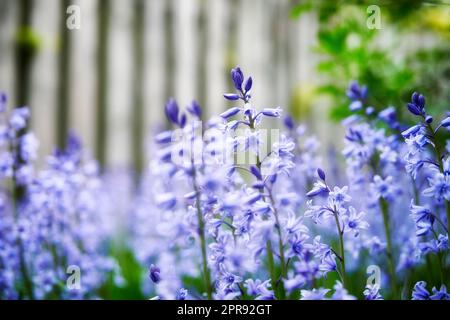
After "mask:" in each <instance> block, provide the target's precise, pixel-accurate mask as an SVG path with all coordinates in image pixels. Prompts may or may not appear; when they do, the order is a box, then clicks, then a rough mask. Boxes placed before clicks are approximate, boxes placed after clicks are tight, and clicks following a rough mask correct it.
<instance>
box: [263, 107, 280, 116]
mask: <svg viewBox="0 0 450 320" xmlns="http://www.w3.org/2000/svg"><path fill="white" fill-rule="evenodd" d="M261 114H263V115H265V116H266V117H275V118H279V117H280V116H281V108H280V107H278V108H264V109H262V111H261Z"/></svg>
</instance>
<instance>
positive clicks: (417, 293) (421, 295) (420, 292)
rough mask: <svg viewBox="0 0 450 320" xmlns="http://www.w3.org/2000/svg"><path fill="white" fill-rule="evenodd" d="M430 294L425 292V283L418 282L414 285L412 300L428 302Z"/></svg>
mask: <svg viewBox="0 0 450 320" xmlns="http://www.w3.org/2000/svg"><path fill="white" fill-rule="evenodd" d="M429 299H430V293H429V292H428V290H427V283H426V282H425V281H419V282H417V283H416V284H415V285H414V289H413V293H412V300H429Z"/></svg>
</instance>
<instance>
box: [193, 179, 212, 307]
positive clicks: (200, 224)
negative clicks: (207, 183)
mask: <svg viewBox="0 0 450 320" xmlns="http://www.w3.org/2000/svg"><path fill="white" fill-rule="evenodd" d="M193 184H194V191H195V199H196V200H195V202H196V208H197V220H198V233H199V237H200V246H201V251H202V265H203V277H204V282H205V290H206V294H207V297H208V300H211V299H212V286H211V274H210V272H209V268H208V260H207V255H206V239H205V222H204V221H203V214H202V208H201V205H200V190H199V187H198V185H197V178H196V171H195V170H194V173H193Z"/></svg>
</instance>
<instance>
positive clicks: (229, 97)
mask: <svg viewBox="0 0 450 320" xmlns="http://www.w3.org/2000/svg"><path fill="white" fill-rule="evenodd" d="M223 96H224V98H225V99H227V100H232V101H234V100H239V95H238V94H236V93H225V94H224V95H223Z"/></svg>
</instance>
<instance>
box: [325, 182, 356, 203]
mask: <svg viewBox="0 0 450 320" xmlns="http://www.w3.org/2000/svg"><path fill="white" fill-rule="evenodd" d="M347 193H348V187H347V186H343V187H342V188H339V187H334V188H333V191H330V199H331V200H332V201H333V203H335V204H337V205H341V204H343V203H344V202H350V201H351V200H352V197H350V196H349V195H348V194H347Z"/></svg>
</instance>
